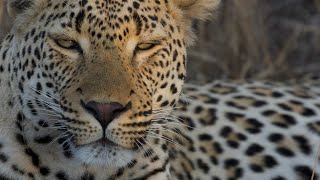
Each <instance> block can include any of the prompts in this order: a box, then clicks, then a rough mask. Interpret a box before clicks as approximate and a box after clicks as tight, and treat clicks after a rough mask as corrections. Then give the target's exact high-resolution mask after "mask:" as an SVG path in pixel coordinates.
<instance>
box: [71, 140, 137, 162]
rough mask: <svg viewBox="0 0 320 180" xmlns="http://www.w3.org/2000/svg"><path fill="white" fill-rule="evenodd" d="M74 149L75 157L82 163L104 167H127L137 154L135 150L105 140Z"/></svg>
mask: <svg viewBox="0 0 320 180" xmlns="http://www.w3.org/2000/svg"><path fill="white" fill-rule="evenodd" d="M74 151H75V152H74V156H75V158H77V159H79V160H80V161H81V162H82V163H84V164H86V165H90V166H100V167H103V168H121V167H125V166H127V165H128V164H130V162H132V160H133V159H134V157H135V155H136V151H135V150H132V149H126V148H124V147H121V146H119V145H116V144H114V143H110V142H106V141H104V140H99V141H96V142H92V143H90V144H86V145H81V146H78V147H76V148H75V150H74Z"/></svg>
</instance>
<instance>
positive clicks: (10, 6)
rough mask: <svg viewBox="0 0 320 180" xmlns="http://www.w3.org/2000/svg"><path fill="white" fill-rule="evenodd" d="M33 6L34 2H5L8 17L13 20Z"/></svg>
mask: <svg viewBox="0 0 320 180" xmlns="http://www.w3.org/2000/svg"><path fill="white" fill-rule="evenodd" d="M33 4H34V0H7V11H8V14H9V16H10V17H12V18H15V17H16V16H17V15H18V14H21V13H23V12H25V11H26V10H28V9H29V8H30V7H31V6H32V5H33Z"/></svg>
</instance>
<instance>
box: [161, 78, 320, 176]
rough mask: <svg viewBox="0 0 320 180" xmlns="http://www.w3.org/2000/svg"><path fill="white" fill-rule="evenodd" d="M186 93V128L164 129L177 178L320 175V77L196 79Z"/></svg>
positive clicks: (180, 112) (178, 114)
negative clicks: (283, 80)
mask: <svg viewBox="0 0 320 180" xmlns="http://www.w3.org/2000/svg"><path fill="white" fill-rule="evenodd" d="M183 92H184V93H183V95H182V97H181V98H180V100H179V103H178V105H177V107H176V110H175V111H174V112H173V114H174V117H175V121H173V122H174V123H178V122H181V123H182V125H179V126H180V128H176V126H175V128H173V129H172V128H171V129H170V128H169V127H164V129H166V130H168V129H170V133H166V136H167V137H168V138H167V139H170V141H172V142H174V143H169V144H168V148H169V149H171V151H170V160H171V161H170V162H171V168H170V169H171V170H170V171H171V174H172V176H173V177H174V179H177V180H178V179H188V180H195V179H201V180H202V179H212V180H226V179H228V180H257V179H261V180H316V179H319V178H320V176H319V175H320V174H319V173H320V168H319V167H320V166H319V165H320V162H319V157H320V78H319V76H317V75H316V76H309V75H308V76H305V77H302V78H299V80H289V81H287V82H275V81H263V80H262V81H257V80H240V81H234V80H215V81H212V82H209V83H207V84H202V85H198V84H190V83H189V84H185V86H184V90H183ZM169 119H172V118H169ZM171 127H172V126H171ZM182 127H183V128H182Z"/></svg>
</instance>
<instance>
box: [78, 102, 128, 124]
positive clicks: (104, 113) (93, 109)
mask: <svg viewBox="0 0 320 180" xmlns="http://www.w3.org/2000/svg"><path fill="white" fill-rule="evenodd" d="M81 105H82V107H83V108H84V109H85V110H87V112H89V113H90V114H92V115H93V116H94V117H95V118H96V119H97V120H98V122H99V123H100V124H101V126H102V128H103V129H106V128H107V126H108V125H109V124H110V123H111V122H112V120H114V119H115V118H116V117H117V116H118V115H119V114H121V113H122V112H124V111H125V110H126V108H125V107H124V106H123V105H121V104H120V103H117V102H111V103H99V102H95V101H90V102H88V103H84V102H83V101H81Z"/></svg>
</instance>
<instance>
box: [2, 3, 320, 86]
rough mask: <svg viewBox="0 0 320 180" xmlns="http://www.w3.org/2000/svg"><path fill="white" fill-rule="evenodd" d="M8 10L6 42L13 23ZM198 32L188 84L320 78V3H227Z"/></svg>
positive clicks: (4, 27)
mask: <svg viewBox="0 0 320 180" xmlns="http://www.w3.org/2000/svg"><path fill="white" fill-rule="evenodd" d="M4 4H5V0H0V40H1V38H2V37H3V36H4V35H5V34H6V32H7V31H8V29H10V22H11V21H10V19H8V17H7V15H6V12H5V8H4ZM194 28H195V31H196V32H197V34H198V41H197V42H196V43H195V44H194V45H193V46H192V47H190V48H189V49H188V51H189V56H188V63H189V64H188V76H187V80H188V81H192V82H196V83H203V82H207V81H210V80H213V79H236V80H241V79H270V80H277V81H286V80H287V79H294V78H299V77H300V76H303V75H305V74H308V73H316V74H319V72H320V58H319V55H320V0H222V6H221V7H220V9H219V11H218V12H214V15H213V17H212V20H211V21H207V22H195V23H194Z"/></svg>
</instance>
